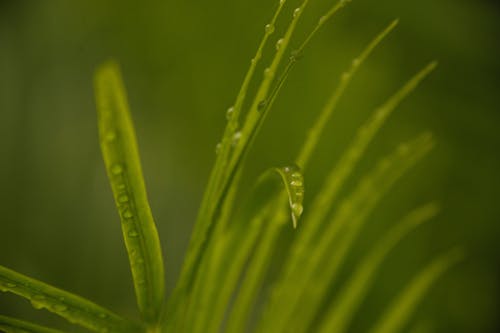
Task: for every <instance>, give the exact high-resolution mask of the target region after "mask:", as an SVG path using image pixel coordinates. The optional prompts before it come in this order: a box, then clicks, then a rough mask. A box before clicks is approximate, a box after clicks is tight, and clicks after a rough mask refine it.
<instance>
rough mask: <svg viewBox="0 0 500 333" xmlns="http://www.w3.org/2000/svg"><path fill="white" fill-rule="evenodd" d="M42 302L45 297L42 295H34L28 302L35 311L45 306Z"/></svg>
mask: <svg viewBox="0 0 500 333" xmlns="http://www.w3.org/2000/svg"><path fill="white" fill-rule="evenodd" d="M44 301H45V296H43V295H35V296H33V298H31V300H30V302H31V305H32V306H33V307H34V308H35V309H37V310H40V309H42V308H44V307H45V306H46V305H45V303H44Z"/></svg>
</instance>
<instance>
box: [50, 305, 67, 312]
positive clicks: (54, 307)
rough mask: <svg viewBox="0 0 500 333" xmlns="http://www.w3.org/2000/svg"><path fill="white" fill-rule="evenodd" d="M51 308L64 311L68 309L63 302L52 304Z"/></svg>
mask: <svg viewBox="0 0 500 333" xmlns="http://www.w3.org/2000/svg"><path fill="white" fill-rule="evenodd" d="M52 310H54V311H55V312H65V311H67V310H68V307H67V306H66V305H64V304H54V305H53V306H52Z"/></svg>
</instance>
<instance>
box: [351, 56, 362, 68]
mask: <svg viewBox="0 0 500 333" xmlns="http://www.w3.org/2000/svg"><path fill="white" fill-rule="evenodd" d="M360 64H361V61H359V59H358V58H355V59H354V60H353V61H352V66H353V67H358V66H359V65H360Z"/></svg>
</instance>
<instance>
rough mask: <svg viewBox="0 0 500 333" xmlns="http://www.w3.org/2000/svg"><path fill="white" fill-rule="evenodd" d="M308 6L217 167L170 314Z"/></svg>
mask: <svg viewBox="0 0 500 333" xmlns="http://www.w3.org/2000/svg"><path fill="white" fill-rule="evenodd" d="M307 3H308V0H304V1H303V2H302V5H301V6H300V7H299V8H297V10H296V11H295V12H294V15H293V18H292V20H291V22H290V24H289V26H288V28H287V30H286V33H285V35H284V37H283V38H282V42H281V44H280V45H281V47H279V48H278V49H277V51H276V54H275V56H274V58H273V60H272V62H271V65H270V66H269V67H268V68H267V69H266V71H265V75H264V79H263V80H262V82H261V84H260V86H259V88H258V89H257V93H256V96H255V98H254V100H253V103H252V105H251V107H250V110H249V112H248V114H247V117H246V120H245V123H244V125H243V128H242V129H241V131H237V132H235V136H237V138H238V140H234V137H231V138H230V139H231V144H232V153H231V156H230V161H229V162H228V163H227V164H226V163H223V164H221V165H219V166H218V167H219V168H221V171H220V175H219V176H217V177H220V178H216V180H215V184H213V185H212V186H213V191H214V192H213V194H209V198H210V200H209V201H210V203H209V207H208V209H207V210H206V212H205V213H204V214H201V213H200V214H201V215H203V218H202V220H201V221H197V224H199V225H200V226H199V227H198V226H197V227H196V229H198V230H199V231H197V232H195V236H194V239H193V241H192V245H190V248H189V250H188V253H187V256H186V259H185V264H184V267H183V272H182V273H181V284H180V285H179V286H178V287H177V288H176V289H178V291H176V293H175V294H174V296H173V297H172V300H171V301H170V302H169V312H171V311H174V312H175V307H176V306H175V304H176V303H177V302H178V299H179V294H182V293H186V292H187V293H189V292H190V290H189V289H190V288H191V286H192V284H193V281H194V277H195V275H196V267H200V265H199V263H200V262H201V261H202V257H203V255H204V252H205V249H206V247H207V244H208V243H209V242H210V241H209V240H210V238H211V236H212V235H211V234H212V232H213V224H214V221H216V220H217V219H218V216H217V215H218V214H219V213H220V210H221V209H222V206H223V205H224V201H225V198H226V195H227V193H229V192H231V189H230V187H231V186H232V185H234V179H235V176H236V174H238V172H239V170H240V168H241V162H242V161H243V159H244V157H245V156H246V153H247V152H248V149H249V146H250V145H251V143H252V141H253V138H254V137H255V135H256V133H257V130H258V128H259V124H260V123H261V121H262V120H263V119H264V118H265V117H264V116H265V114H264V113H262V112H261V111H262V109H263V108H262V107H261V104H262V103H263V102H264V101H266V99H267V97H268V94H269V90H270V87H271V84H272V82H273V80H274V78H275V73H276V70H277V68H278V66H279V65H280V63H281V61H282V59H283V55H284V52H285V50H286V47H287V45H288V43H289V41H290V39H291V36H292V34H293V32H294V31H295V27H296V25H297V22H298V20H299V18H300V16H301V14H302V11H303V10H304V8H305V7H306V5H307ZM216 164H217V162H216ZM201 215H200V216H201ZM170 316H172V315H170Z"/></svg>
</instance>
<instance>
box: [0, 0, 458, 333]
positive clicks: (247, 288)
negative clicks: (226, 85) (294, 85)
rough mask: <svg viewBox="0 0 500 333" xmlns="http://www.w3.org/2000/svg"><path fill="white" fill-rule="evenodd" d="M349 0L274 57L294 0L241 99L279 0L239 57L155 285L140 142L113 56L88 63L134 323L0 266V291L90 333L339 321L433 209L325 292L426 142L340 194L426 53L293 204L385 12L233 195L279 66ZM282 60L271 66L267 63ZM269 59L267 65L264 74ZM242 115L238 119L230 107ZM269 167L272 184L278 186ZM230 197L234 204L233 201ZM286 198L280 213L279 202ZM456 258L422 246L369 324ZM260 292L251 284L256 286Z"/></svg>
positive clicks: (421, 290)
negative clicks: (247, 189) (180, 256)
mask: <svg viewBox="0 0 500 333" xmlns="http://www.w3.org/2000/svg"><path fill="white" fill-rule="evenodd" d="M348 2H349V1H348V0H341V1H339V2H338V3H337V4H336V5H334V6H333V7H332V8H331V10H330V11H328V12H327V13H326V14H325V15H324V16H322V17H321V18H320V19H319V21H318V23H317V25H316V26H315V27H314V29H313V30H312V31H311V33H310V34H309V35H308V36H307V38H306V39H305V41H304V42H303V43H302V44H301V45H300V47H299V48H298V49H297V50H295V51H293V52H291V55H290V57H289V59H288V61H287V62H286V64H283V63H284V62H285V52H286V49H287V46H288V44H289V42H290V40H291V38H292V35H293V34H294V31H295V27H296V25H297V22H298V21H299V19H300V17H301V15H302V12H303V11H304V10H305V9H306V7H307V4H308V0H304V1H303V2H302V4H301V6H300V7H298V8H297V9H296V10H295V11H294V13H293V18H292V20H291V22H290V24H289V26H288V27H287V29H286V32H285V34H284V36H283V38H280V39H278V40H277V43H276V53H275V55H274V57H273V60H272V62H271V64H270V65H269V66H268V67H267V68H266V70H265V71H264V76H263V79H262V81H261V82H260V84H259V86H258V89H257V92H256V95H255V97H254V99H253V100H252V101H251V103H249V106H248V107H247V105H246V95H247V93H248V91H249V85H250V84H251V81H252V79H253V77H254V74H255V72H256V68H257V63H258V62H259V60H260V59H261V57H262V52H263V51H264V48H265V46H266V44H267V43H268V42H269V40H270V37H271V35H272V34H273V32H274V25H275V23H276V20H277V19H278V17H279V15H280V13H281V11H282V9H283V7H284V5H285V1H284V0H281V1H280V2H279V6H278V9H277V11H276V13H275V15H274V16H273V18H272V21H271V22H270V23H269V24H268V25H267V26H266V29H265V34H264V38H263V39H262V42H261V44H260V45H259V48H258V51H257V53H256V55H255V56H254V58H253V59H252V62H251V66H250V69H249V71H248V72H247V74H246V76H245V79H244V81H243V85H242V87H241V89H240V92H239V94H238V96H237V98H236V101H235V104H234V106H233V107H231V108H230V109H229V110H228V112H227V119H228V123H227V126H226V129H225V132H224V135H223V137H222V140H221V142H220V144H219V145H218V147H217V158H216V162H215V166H214V168H213V170H212V174H211V176H210V179H209V182H208V185H207V188H206V191H205V195H204V198H203V201H202V203H201V207H200V211H199V215H198V219H197V222H196V224H195V229H194V230H193V234H192V239H191V244H190V247H189V250H188V253H187V255H186V259H185V263H184V267H183V270H182V272H181V276H180V278H179V282H178V284H177V286H176V288H175V290H174V291H173V293H172V295H170V297H169V298H168V299H166V298H165V291H164V272H163V269H164V267H163V260H162V255H161V248H160V241H159V238H158V234H157V231H156V227H155V223H154V221H153V217H152V214H151V210H150V208H149V204H148V199H147V196H146V189H145V184H144V180H143V176H142V170H141V165H140V162H139V153H138V148H137V144H136V139H135V133H134V128H133V124H132V120H131V117H130V113H129V110H128V104H127V100H126V94H125V89H124V87H123V84H122V80H121V75H120V72H119V68H118V66H117V65H116V64H115V63H113V62H109V63H106V64H104V65H103V66H102V67H101V68H99V70H98V71H97V73H96V80H95V86H96V99H97V110H98V124H99V135H100V141H101V149H102V153H103V157H104V161H105V165H106V170H107V173H108V178H109V180H110V183H111V187H112V190H113V194H114V199H115V202H116V205H117V208H118V211H119V214H120V218H121V222H122V229H123V236H124V239H125V245H126V248H127V252H128V256H129V260H130V266H131V271H132V275H133V281H134V288H135V292H136V297H137V304H138V307H139V310H140V312H141V318H142V319H141V322H139V323H136V322H133V321H130V320H128V319H126V318H122V317H121V316H119V315H117V314H115V313H113V312H112V311H110V310H108V309H105V308H103V307H102V306H99V305H97V304H95V303H93V302H90V301H88V300H86V299H84V298H82V297H80V296H76V295H73V294H70V293H68V292H66V291H63V290H60V289H58V288H55V287H52V286H49V285H47V284H45V283H43V282H39V281H36V280H34V279H31V278H28V277H26V276H23V275H21V274H19V273H16V272H14V271H12V270H10V269H7V268H4V267H0V290H2V291H6V292H11V293H15V294H17V295H19V296H22V297H25V298H27V299H29V300H30V301H31V303H32V305H33V306H34V307H35V308H38V309H41V308H45V309H47V310H49V311H51V312H54V313H56V314H58V315H60V316H61V317H63V318H65V319H67V320H69V321H70V322H72V323H75V324H78V325H81V326H83V327H85V328H87V329H89V330H93V331H96V332H151V333H152V332H219V331H221V330H223V331H226V332H244V331H245V330H246V329H247V328H249V329H251V330H252V331H256V332H311V331H313V332H344V331H346V330H347V329H348V327H349V323H350V321H351V320H352V318H353V316H354V314H355V312H356V310H357V309H358V306H359V305H360V303H361V301H362V300H363V297H364V295H365V293H366V291H367V290H368V288H369V286H370V283H371V282H372V281H373V278H374V276H375V274H376V272H377V269H378V268H379V266H380V263H381V262H382V261H383V259H384V258H385V256H386V255H387V253H388V252H389V251H390V250H391V249H392V248H393V247H394V246H396V244H397V243H398V241H400V240H401V239H402V238H403V237H404V236H405V235H406V234H408V233H409V232H410V231H411V230H413V229H414V228H415V227H417V226H418V225H420V224H421V223H423V222H424V221H427V220H429V219H431V218H432V217H434V216H435V215H436V213H437V210H438V209H437V206H436V204H433V203H431V204H428V205H425V206H423V207H420V208H418V209H416V210H414V211H413V212H410V213H409V214H408V215H407V216H406V217H404V218H402V220H401V221H400V222H399V223H398V224H396V226H395V227H393V228H392V229H391V230H389V231H388V232H387V234H386V235H385V236H384V237H383V238H382V239H380V240H379V241H378V242H377V244H375V245H374V247H373V249H371V250H370V251H368V254H367V255H366V257H365V258H364V259H362V260H361V261H360V263H359V265H358V266H357V269H356V270H355V272H354V273H353V274H352V276H351V277H350V278H349V279H348V280H347V282H346V283H345V285H344V286H342V288H341V291H340V293H339V295H338V296H337V297H336V298H335V299H334V300H333V301H331V300H329V299H328V298H327V297H325V295H328V292H329V290H331V288H332V286H333V285H334V283H335V282H336V278H337V276H338V272H339V269H340V267H341V266H342V264H343V262H344V260H345V258H346V255H347V254H348V253H349V251H350V250H351V249H352V246H353V244H354V241H355V239H356V238H357V236H358V234H359V232H360V230H361V229H362V227H363V225H364V223H365V222H366V221H367V219H368V217H369V215H370V213H371V211H372V210H373V209H374V208H375V207H376V205H377V204H378V202H379V201H380V200H381V199H382V197H383V196H384V194H386V193H387V192H388V191H389V190H390V188H391V185H392V184H393V183H395V182H396V181H397V180H398V179H399V178H400V177H401V176H402V175H403V174H404V173H405V171H406V170H408V169H409V168H410V167H411V166H412V165H414V164H415V163H416V162H417V161H418V160H419V159H421V158H422V157H423V156H424V155H425V154H426V153H427V152H428V151H429V150H430V149H431V148H432V145H433V141H432V136H431V135H430V134H429V133H424V134H422V135H420V136H418V137H417V138H416V139H414V140H411V141H409V142H407V143H401V144H400V145H399V146H398V147H397V148H396V149H395V151H394V152H393V153H392V154H390V155H389V156H386V157H384V158H382V159H381V160H380V162H379V163H377V164H376V165H375V166H374V167H373V169H372V170H371V171H370V172H369V173H368V174H367V175H366V176H364V177H362V178H361V179H359V181H358V185H357V186H356V187H355V188H354V190H352V192H351V193H349V194H348V195H346V196H345V197H341V196H340V195H339V193H340V189H341V188H342V186H343V185H344V183H345V181H346V180H347V179H348V178H349V176H350V173H351V171H352V169H353V168H354V166H355V165H356V164H357V163H358V161H359V160H360V159H361V158H362V157H363V155H364V152H365V150H366V148H367V147H368V145H369V144H370V142H371V141H372V139H373V137H374V136H375V134H376V133H377V132H378V130H379V129H380V128H381V126H382V125H383V123H384V121H385V120H386V119H387V117H388V116H389V115H390V114H391V113H392V111H393V110H394V109H395V108H396V107H397V106H398V105H399V103H400V102H401V101H402V100H403V99H404V98H405V97H406V96H407V95H408V94H409V93H410V92H411V91H412V90H414V89H415V88H416V86H417V85H418V84H419V83H420V82H421V81H422V80H423V79H424V78H425V77H426V76H427V75H428V74H429V73H430V72H431V71H432V70H433V69H434V68H435V66H436V64H435V63H431V64H429V65H428V66H426V67H425V68H424V69H423V70H421V71H420V72H418V73H417V74H416V75H415V76H414V77H413V78H411V79H410V80H409V81H408V82H407V83H406V84H404V85H403V87H402V88H401V89H400V90H399V91H397V92H396V93H395V94H394V95H393V96H392V97H390V98H389V99H388V100H387V102H386V103H384V104H382V105H381V106H380V107H379V108H377V109H376V110H375V111H374V113H373V115H372V116H371V118H370V119H368V120H367V122H366V123H365V124H364V125H363V126H362V127H361V128H360V130H359V132H358V133H356V135H355V137H354V140H353V142H352V144H351V145H349V146H348V147H347V148H346V151H345V153H344V155H343V156H342V158H341V159H340V161H339V162H338V164H337V165H336V166H335V168H333V170H332V171H331V173H330V174H328V175H327V177H326V181H325V184H324V187H323V188H322V189H321V191H320V192H319V193H317V194H316V197H315V199H314V200H313V202H312V205H311V206H310V207H308V209H307V211H308V212H307V214H305V216H304V218H302V220H301V221H300V225H299V226H298V221H299V219H300V218H301V216H302V213H303V197H304V176H303V174H304V172H306V171H307V166H308V163H309V160H310V157H311V154H312V153H313V150H314V148H315V146H316V145H317V142H318V141H319V139H320V136H321V134H322V132H323V130H324V128H325V126H326V124H327V122H328V119H329V118H330V116H331V114H332V112H333V111H334V110H335V108H336V106H337V103H338V101H339V100H340V98H341V97H342V96H343V93H344V91H345V90H346V89H347V87H348V86H349V84H350V82H351V80H352V78H353V76H354V75H355V74H356V72H357V70H358V69H359V67H360V66H361V65H362V64H363V63H364V61H365V60H366V59H367V57H368V56H369V55H370V53H371V52H372V51H373V49H374V48H375V47H376V46H378V44H379V43H380V42H381V41H382V40H383V39H384V37H385V36H386V35H387V34H388V33H389V32H390V31H391V30H392V29H394V27H395V26H396V24H397V21H394V22H392V23H391V24H390V25H389V26H388V27H387V28H386V29H384V30H383V31H382V32H381V33H380V34H379V35H377V36H376V37H375V38H374V40H373V41H372V42H371V43H369V44H368V46H367V47H366V48H365V49H364V50H363V51H362V52H361V53H360V55H359V56H358V57H357V58H356V59H354V60H353V62H352V64H351V65H350V67H349V69H348V70H347V71H346V72H345V73H343V74H342V76H341V79H340V83H339V85H338V87H337V88H336V89H335V91H334V92H333V94H332V95H331V97H330V99H329V100H328V102H327V103H326V105H325V107H324V109H323V110H322V112H321V113H320V115H319V117H318V120H317V121H316V123H315V124H314V126H313V127H312V129H311V130H310V132H309V135H308V137H307V139H306V141H305V143H304V145H303V147H302V149H301V150H300V152H299V154H298V156H297V159H296V163H295V164H293V165H288V166H283V167H278V168H273V169H271V170H270V171H269V172H266V173H265V174H264V175H263V176H262V177H261V178H260V179H259V180H258V181H257V185H256V189H255V191H256V195H254V196H252V197H251V198H249V199H248V203H247V205H246V207H244V208H242V207H241V205H237V204H236V201H235V198H236V194H237V191H238V184H239V178H240V177H241V174H242V172H243V171H242V170H243V166H244V162H245V157H246V155H247V153H248V151H249V149H250V147H251V145H252V142H253V140H254V138H255V137H256V135H257V134H258V132H259V129H260V127H261V125H262V123H263V121H264V119H265V117H266V115H267V113H268V112H269V111H270V109H271V108H272V105H273V103H274V101H275V98H276V97H277V96H278V94H279V92H280V89H281V88H282V86H283V84H284V82H285V81H286V78H287V76H288V74H289V72H290V71H291V70H292V68H293V66H294V65H295V64H296V63H297V61H298V60H299V59H300V57H301V56H302V54H303V51H304V50H305V48H306V46H307V45H308V43H309V42H310V41H311V39H312V38H313V37H314V35H315V34H316V33H317V32H318V31H319V30H320V28H321V27H323V26H324V25H325V23H326V22H328V21H329V20H330V19H331V18H332V17H333V16H334V14H336V13H337V12H338V11H339V10H341V9H342V8H343V7H344V6H345V5H346V4H347V3H348ZM281 65H283V66H282V67H283V68H281V67H280V66H281ZM280 69H281V70H282V74H281V75H280V76H279V77H277V75H276V73H277V72H278V71H279V70H280ZM244 111H246V118H245V121H244V122H243V125H242V126H241V127H240V125H239V122H240V118H241V117H242V116H243V112H244ZM275 178H276V179H280V182H281V183H283V184H284V188H285V191H282V190H280V189H279V188H277V186H275V185H276V182H274V179H275ZM236 208H238V209H236ZM288 211H290V212H291V213H289V212H288ZM290 215H291V219H292V221H293V227H294V228H297V230H296V232H295V233H296V235H295V236H294V237H293V239H291V240H287V241H286V242H285V243H286V245H285V246H286V248H287V251H288V255H287V256H286V257H285V258H284V260H282V261H281V262H280V269H279V271H278V273H275V274H274V275H272V276H269V274H268V272H269V268H270V266H271V264H272V263H273V262H274V260H275V258H274V257H273V253H274V250H275V248H276V244H277V243H278V242H280V235H281V234H282V231H283V228H290V225H289V223H288V221H289V220H290ZM459 258H460V251H458V250H453V251H450V252H449V253H446V254H444V255H442V256H440V257H438V258H437V259H435V260H434V261H433V262H432V263H431V264H430V265H428V266H427V267H425V268H424V269H423V270H422V271H421V272H420V273H419V274H417V275H416V277H415V278H414V280H413V281H411V282H410V283H409V284H408V287H407V288H406V289H404V290H401V293H400V295H399V296H398V297H397V298H396V299H395V300H394V302H393V304H392V305H391V306H390V307H389V308H388V310H387V311H386V312H385V314H383V315H382V316H381V317H380V320H379V322H377V323H375V324H374V326H373V329H372V332H376V333H381V332H387V333H390V332H396V331H398V330H399V329H401V328H402V325H403V324H405V323H406V322H407V321H408V318H409V315H410V314H411V312H412V310H413V309H414V308H415V306H416V305H417V303H418V301H419V300H420V299H421V298H422V297H423V296H424V294H425V292H426V290H427V289H428V288H429V287H430V286H431V284H432V283H433V281H435V280H436V279H437V278H438V277H439V276H440V275H441V274H442V273H443V272H444V271H445V270H446V269H447V268H448V267H449V266H450V265H451V264H453V263H455V262H456V261H457V260H458V259H459ZM266 284H269V285H271V286H272V287H271V291H270V292H267V293H266V294H265V295H262V288H263V286H264V285H266ZM261 299H265V305H263V307H264V309H265V310H264V311H259V313H258V317H257V318H258V320H256V321H254V322H251V321H250V318H251V316H252V315H253V313H254V312H255V311H257V309H259V308H261V307H259V306H257V302H258V301H259V300H261ZM0 329H2V330H4V331H6V332H57V331H56V330H52V329H48V328H44V327H41V326H38V325H34V324H31V323H27V322H24V321H20V320H17V319H12V318H8V317H4V316H0Z"/></svg>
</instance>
